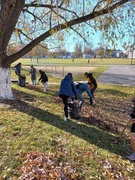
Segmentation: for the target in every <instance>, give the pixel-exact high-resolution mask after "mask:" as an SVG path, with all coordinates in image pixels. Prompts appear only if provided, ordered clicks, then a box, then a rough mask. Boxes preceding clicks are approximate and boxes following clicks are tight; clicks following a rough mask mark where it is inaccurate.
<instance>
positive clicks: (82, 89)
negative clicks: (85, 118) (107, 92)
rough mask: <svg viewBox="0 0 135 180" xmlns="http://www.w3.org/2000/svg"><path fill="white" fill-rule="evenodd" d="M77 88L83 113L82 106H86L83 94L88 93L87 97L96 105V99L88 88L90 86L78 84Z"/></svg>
mask: <svg viewBox="0 0 135 180" xmlns="http://www.w3.org/2000/svg"><path fill="white" fill-rule="evenodd" d="M76 88H77V93H78V99H79V100H80V103H79V106H80V111H81V113H82V106H83V104H84V98H83V96H82V93H84V92H86V93H87V95H88V96H89V97H90V99H92V102H93V104H95V100H94V97H93V95H92V93H91V91H90V89H89V87H88V84H85V83H78V84H76Z"/></svg>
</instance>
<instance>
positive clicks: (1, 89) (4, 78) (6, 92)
mask: <svg viewBox="0 0 135 180" xmlns="http://www.w3.org/2000/svg"><path fill="white" fill-rule="evenodd" d="M0 99H9V100H13V99H15V98H14V96H13V92H12V89H11V74H10V69H9V68H1V67H0Z"/></svg>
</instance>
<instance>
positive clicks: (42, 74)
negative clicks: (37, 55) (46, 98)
mask: <svg viewBox="0 0 135 180" xmlns="http://www.w3.org/2000/svg"><path fill="white" fill-rule="evenodd" d="M21 65H22V64H21V63H18V64H17V65H16V66H15V73H16V74H17V76H18V84H19V85H21V86H25V82H24V83H23V85H22V79H23V78H25V76H24V75H22V74H21ZM29 73H30V78H31V82H32V85H36V84H37V82H36V78H37V75H36V74H37V72H36V68H35V67H34V66H33V65H31V66H30V70H29ZM39 73H40V78H39V80H38V83H39V82H41V83H42V84H43V86H44V90H43V92H46V89H47V86H48V76H47V75H46V73H45V71H42V70H39Z"/></svg>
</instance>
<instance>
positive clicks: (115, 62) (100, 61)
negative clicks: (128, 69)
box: [12, 58, 135, 66]
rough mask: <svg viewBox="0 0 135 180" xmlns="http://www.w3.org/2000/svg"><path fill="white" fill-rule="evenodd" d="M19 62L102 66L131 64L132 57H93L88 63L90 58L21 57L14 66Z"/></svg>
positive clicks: (133, 62) (134, 61) (23, 63)
mask: <svg viewBox="0 0 135 180" xmlns="http://www.w3.org/2000/svg"><path fill="white" fill-rule="evenodd" d="M18 62H21V63H22V65H31V64H33V65H36V66H37V65H54V66H80V65H81V66H101V65H121V64H123V65H130V64H131V59H120V58H115V59H114V58H110V59H107V58H103V59H100V58H96V59H94V58H91V59H90V63H88V59H83V58H80V59H74V62H72V59H39V60H38V62H37V59H32V60H31V59H25V58H21V59H19V60H18V61H16V62H14V63H13V64H12V66H14V65H15V64H17V63H18ZM132 64H135V59H134V60H133V61H132Z"/></svg>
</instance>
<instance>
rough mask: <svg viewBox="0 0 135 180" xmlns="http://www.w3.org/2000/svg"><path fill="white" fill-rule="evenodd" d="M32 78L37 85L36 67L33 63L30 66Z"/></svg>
mask: <svg viewBox="0 0 135 180" xmlns="http://www.w3.org/2000/svg"><path fill="white" fill-rule="evenodd" d="M30 78H31V81H32V84H33V85H36V68H35V67H34V66H33V65H31V66H30Z"/></svg>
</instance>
